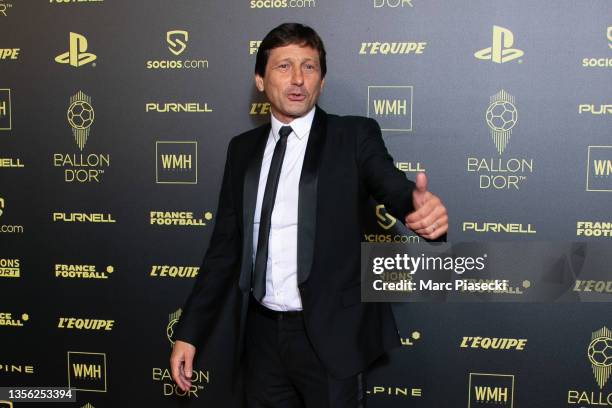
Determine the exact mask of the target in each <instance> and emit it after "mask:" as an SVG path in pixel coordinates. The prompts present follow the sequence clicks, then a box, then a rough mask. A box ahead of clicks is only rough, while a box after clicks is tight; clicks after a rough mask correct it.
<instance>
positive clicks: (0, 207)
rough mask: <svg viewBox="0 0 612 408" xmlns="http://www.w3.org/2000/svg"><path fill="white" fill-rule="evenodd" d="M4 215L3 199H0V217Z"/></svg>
mask: <svg viewBox="0 0 612 408" xmlns="http://www.w3.org/2000/svg"><path fill="white" fill-rule="evenodd" d="M3 213H4V198H2V197H0V217H2V214H3Z"/></svg>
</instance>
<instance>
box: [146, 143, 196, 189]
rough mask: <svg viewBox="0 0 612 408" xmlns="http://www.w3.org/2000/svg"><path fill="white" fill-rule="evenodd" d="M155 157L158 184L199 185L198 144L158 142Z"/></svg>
mask: <svg viewBox="0 0 612 408" xmlns="http://www.w3.org/2000/svg"><path fill="white" fill-rule="evenodd" d="M155 155H156V179H155V181H156V183H158V184H197V183H198V142H169V141H158V142H156V143H155Z"/></svg>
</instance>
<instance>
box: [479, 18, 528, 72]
mask: <svg viewBox="0 0 612 408" xmlns="http://www.w3.org/2000/svg"><path fill="white" fill-rule="evenodd" d="M512 45H514V35H513V34H512V31H510V30H508V29H507V28H504V27H499V26H495V25H494V26H493V43H492V44H491V47H487V48H484V49H482V50H479V51H476V52H475V53H474V56H475V57H476V58H478V59H481V60H491V61H493V62H495V63H497V64H503V63H504V62H508V61H512V60H515V59H517V58H520V57H522V56H523V54H524V52H523V51H522V50H519V49H517V48H512ZM519 62H520V61H519Z"/></svg>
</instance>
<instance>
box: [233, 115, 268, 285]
mask: <svg viewBox="0 0 612 408" xmlns="http://www.w3.org/2000/svg"><path fill="white" fill-rule="evenodd" d="M269 134H270V125H268V126H264V127H263V128H262V130H261V133H259V135H257V137H258V139H259V140H257V142H256V143H255V151H254V152H253V153H254V154H253V155H252V156H251V158H250V159H249V162H248V164H247V168H246V172H245V175H244V185H243V192H242V194H243V195H242V230H243V232H244V235H243V237H244V239H243V240H242V265H241V268H240V281H239V285H240V289H241V290H242V291H243V292H248V291H250V290H251V272H252V269H253V217H254V215H255V205H256V203H257V188H258V186H259V173H260V171H261V162H262V160H263V155H264V150H265V149H266V142H267V140H268V136H269Z"/></svg>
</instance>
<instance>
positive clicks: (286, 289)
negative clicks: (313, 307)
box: [253, 107, 315, 311]
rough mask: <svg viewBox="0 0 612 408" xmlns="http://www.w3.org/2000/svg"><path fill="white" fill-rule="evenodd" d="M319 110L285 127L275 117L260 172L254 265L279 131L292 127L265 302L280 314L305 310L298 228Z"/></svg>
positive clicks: (270, 248) (270, 249) (273, 228)
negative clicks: (305, 168)
mask: <svg viewBox="0 0 612 408" xmlns="http://www.w3.org/2000/svg"><path fill="white" fill-rule="evenodd" d="M314 114H315V108H314V107H313V108H312V109H311V111H310V112H308V113H307V114H306V115H305V116H302V117H300V118H297V119H295V120H293V121H292V122H291V123H288V124H284V123H281V122H280V121H278V120H277V119H276V118H275V117H274V115H270V116H271V118H272V119H271V122H272V123H271V125H272V126H271V129H270V135H269V136H268V141H267V143H266V149H265V151H264V155H263V161H262V163H261V172H260V173H259V187H258V189H257V203H256V206H255V216H254V218H253V264H255V254H256V253H257V240H258V238H259V219H260V216H261V204H262V201H263V196H264V191H265V189H266V182H267V180H268V173H269V171H270V164H271V162H272V155H273V153H274V147H275V146H276V142H277V141H278V139H279V137H280V136H279V135H278V132H279V130H280V128H281V127H283V126H291V128H292V129H293V132H291V133H290V134H289V136H288V137H287V150H286V151H285V157H284V159H283V166H282V168H281V173H280V178H279V181H278V190H277V191H276V199H275V201H274V208H273V209H272V217H271V222H270V240H269V242H268V260H267V266H266V295H265V296H264V298H263V299H262V301H261V303H262V304H263V305H264V306H266V307H267V308H269V309H272V310H278V311H288V310H302V299H301V298H300V292H299V290H298V287H297V227H298V194H299V188H298V187H299V183H300V175H301V174H302V165H303V164H304V154H305V153H306V145H307V143H308V136H309V135H310V128H311V126H312V120H313V118H314Z"/></svg>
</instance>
